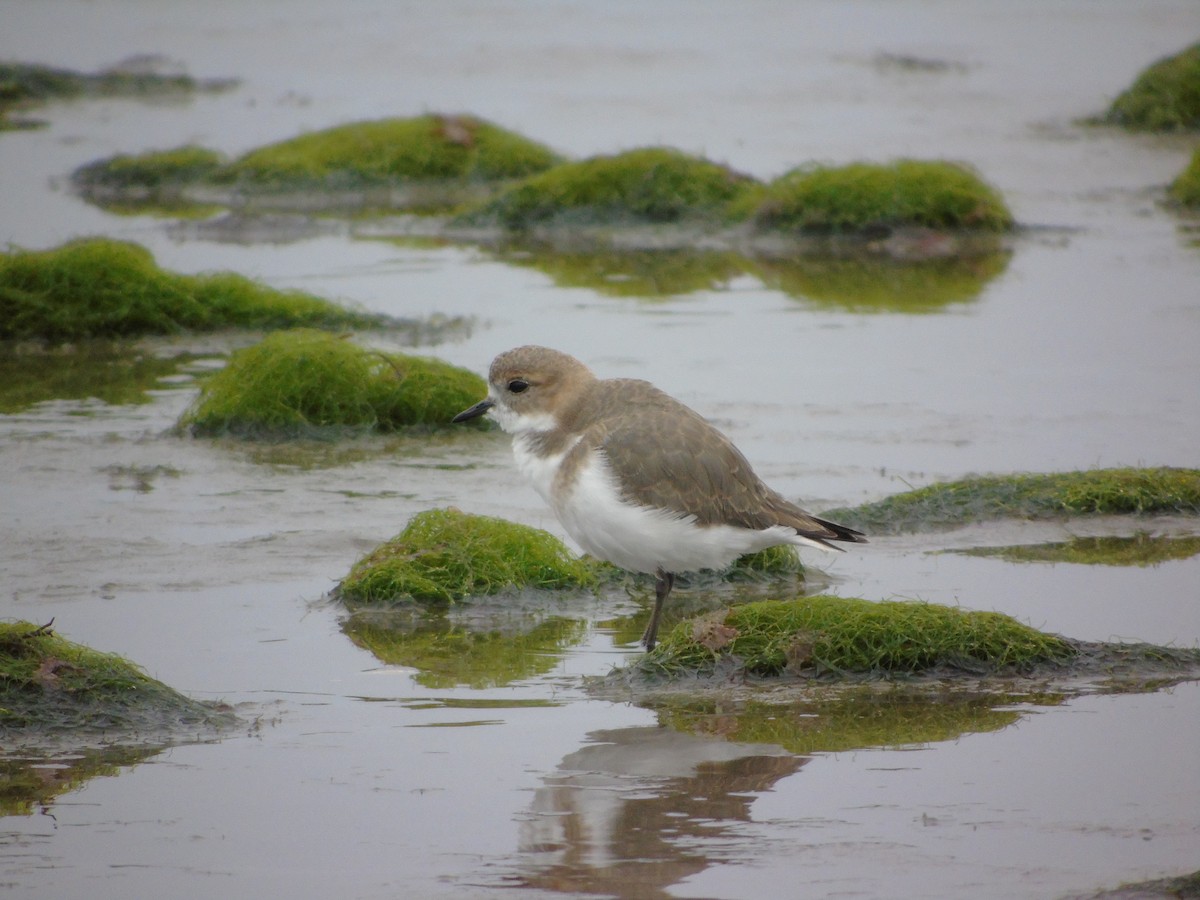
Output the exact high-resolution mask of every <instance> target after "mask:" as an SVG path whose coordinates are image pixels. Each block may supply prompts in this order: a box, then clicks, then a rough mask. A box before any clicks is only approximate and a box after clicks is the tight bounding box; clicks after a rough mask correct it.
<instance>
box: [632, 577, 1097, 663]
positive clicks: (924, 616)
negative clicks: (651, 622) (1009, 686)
mask: <svg viewBox="0 0 1200 900" xmlns="http://www.w3.org/2000/svg"><path fill="white" fill-rule="evenodd" d="M1074 655H1075V649H1074V647H1073V646H1072V645H1071V644H1070V643H1069V642H1067V641H1066V640H1064V639H1063V638H1060V637H1057V636H1055V635H1049V634H1043V633H1042V632H1039V631H1037V630H1035V629H1033V628H1030V627H1029V626H1027V625H1022V624H1021V623H1020V622H1018V621H1016V620H1015V619H1013V618H1011V617H1009V616H1006V615H1003V614H1001V613H994V612H967V611H964V610H960V609H953V608H951V607H948V606H938V605H935V604H931V603H916V602H899V601H884V602H880V603H872V602H870V601H867V600H861V599H857V598H848V597H834V596H829V595H817V596H812V597H798V598H796V599H794V600H784V601H780V600H771V601H763V602H759V603H748V604H746V605H744V606H737V607H734V608H732V609H729V610H722V611H720V612H718V613H715V614H712V615H709V616H702V617H700V618H699V619H694V620H692V621H688V622H683V623H681V624H680V625H677V626H676V627H675V628H674V629H672V630H671V632H670V633H669V634H668V635H667V636H666V637H665V638H663V640H662V641H661V642H660V643H659V645H658V646H657V647H655V649H654V650H652V651H651V652H649V653H648V654H647V655H646V657H645V660H644V661H643V663H642V664H641V667H642V668H643V669H644V670H645V671H648V672H662V673H666V674H679V673H681V672H701V673H703V672H708V671H712V670H713V669H714V668H715V667H716V666H717V665H718V663H719V662H720V660H721V659H723V658H731V659H734V660H736V661H737V663H738V665H739V667H741V668H743V669H744V670H745V671H746V672H747V673H749V674H752V675H763V676H770V675H779V674H782V673H784V672H789V673H792V674H797V675H806V676H813V677H817V676H821V675H828V674H835V675H860V676H867V675H905V674H915V673H921V672H928V671H930V670H934V669H951V670H959V671H965V672H973V673H985V672H989V673H990V672H999V671H1004V670H1013V671H1021V670H1028V669H1030V668H1032V667H1034V666H1037V665H1042V664H1046V663H1056V662H1065V661H1067V660H1069V659H1071V658H1072V657H1073V656H1074Z"/></svg>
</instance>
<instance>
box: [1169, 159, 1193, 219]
mask: <svg viewBox="0 0 1200 900" xmlns="http://www.w3.org/2000/svg"><path fill="white" fill-rule="evenodd" d="M1170 193H1171V199H1173V200H1174V201H1175V202H1177V203H1179V204H1180V205H1182V206H1186V207H1189V208H1190V207H1200V147H1198V148H1197V149H1196V150H1195V151H1194V152H1193V153H1192V161H1191V162H1189V163H1188V165H1187V168H1185V169H1184V170H1183V171H1182V172H1180V173H1179V177H1178V178H1176V179H1175V180H1174V181H1173V182H1171V188H1170Z"/></svg>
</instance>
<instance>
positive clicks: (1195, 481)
mask: <svg viewBox="0 0 1200 900" xmlns="http://www.w3.org/2000/svg"><path fill="white" fill-rule="evenodd" d="M1157 513H1181V514H1187V515H1197V514H1200V469H1175V468H1157V469H1134V468H1123V469H1092V470H1090V471H1085V472H1064V473H1059V474H1044V475H1043V474H1038V475H990V476H983V477H977V478H964V479H962V480H960V481H951V482H943V483H939V484H931V485H929V486H927V487H923V488H918V489H916V490H912V491H906V492H905V493H902V494H897V495H895V496H893V497H887V498H885V499H883V500H880V501H878V502H875V503H868V504H865V505H863V506H858V507H853V508H848V509H836V510H827V511H826V512H825V513H824V515H826V516H828V517H829V518H832V519H834V520H836V521H839V522H843V523H844V524H846V525H848V526H850V527H852V528H862V529H866V530H868V531H870V532H874V533H876V534H889V533H891V534H894V533H896V532H901V531H917V530H920V529H922V528H947V527H953V526H956V525H964V524H967V523H970V522H981V521H989V520H992V519H1002V518H1025V519H1047V518H1058V517H1063V516H1086V515H1125V514H1132V515H1150V514H1157Z"/></svg>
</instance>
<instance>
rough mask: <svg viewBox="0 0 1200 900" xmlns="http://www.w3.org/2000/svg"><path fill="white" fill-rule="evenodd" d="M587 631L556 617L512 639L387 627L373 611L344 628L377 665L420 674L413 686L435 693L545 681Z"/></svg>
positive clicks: (501, 634)
mask: <svg viewBox="0 0 1200 900" xmlns="http://www.w3.org/2000/svg"><path fill="white" fill-rule="evenodd" d="M586 630H587V623H586V622H585V621H583V620H580V619H566V618H559V617H552V618H549V619H546V620H545V621H542V622H540V623H539V624H537V625H535V626H533V627H532V628H530V629H529V630H528V631H519V632H516V633H512V632H511V630H509V629H488V630H479V629H478V628H477V627H465V626H458V625H451V624H449V623H447V622H445V621H431V622H422V623H418V624H415V625H414V624H412V623H411V622H410V621H409V620H408V619H407V618H404V619H397V620H394V621H389V619H388V618H387V617H386V614H382V615H381V614H380V613H378V612H375V611H359V612H358V613H355V614H354V615H353V616H351V617H350V618H349V619H347V620H346V621H345V622H344V623H343V625H342V631H343V632H344V633H345V634H346V636H347V637H349V638H350V640H351V641H353V642H354V643H355V644H356V645H357V646H359V647H362V648H363V649H365V650H369V651H370V652H371V653H372V654H374V656H375V657H376V658H377V659H378V660H379V661H380V662H383V663H387V664H388V665H401V666H411V667H412V668H415V669H418V670H419V674H418V675H417V676H416V681H417V683H418V684H421V685H424V686H425V687H428V688H434V689H444V688H451V687H460V686H461V687H470V688H475V689H482V688H490V687H501V686H504V685H508V684H512V683H513V682H515V681H520V680H522V679H526V678H532V677H534V676H536V675H544V674H545V673H547V672H550V671H552V670H553V669H554V667H555V666H557V665H558V663H559V660H560V658H561V657H562V654H563V651H564V650H565V649H566V648H567V647H569V646H571V645H573V644H577V643H578V642H579V641H580V640H581V639H582V637H583V635H584V633H585V632H586Z"/></svg>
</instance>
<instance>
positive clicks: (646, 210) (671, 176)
mask: <svg viewBox="0 0 1200 900" xmlns="http://www.w3.org/2000/svg"><path fill="white" fill-rule="evenodd" d="M756 185H757V182H756V181H754V179H752V178H750V177H749V176H747V175H742V174H740V173H737V172H734V171H733V170H732V169H729V168H728V167H726V166H723V165H719V164H718V163H714V162H710V161H708V160H706V159H702V158H700V157H694V156H689V155H688V154H686V153H682V152H680V151H678V150H674V149H671V148H668V147H647V148H641V149H637V150H629V151H626V152H624V153H618V154H616V155H614V156H595V157H592V158H590V159H585V160H581V161H579V162H570V163H563V164H562V165H558V166H555V167H554V168H552V169H549V170H547V171H545V172H542V173H541V174H538V175H533V176H531V177H529V178H526V179H525V180H524V181H522V182H521V183H520V184H517V185H515V186H513V187H512V188H509V189H508V190H506V191H504V192H503V193H502V194H501V195H500V196H499V197H497V198H496V199H495V200H492V201H489V202H487V203H485V204H483V205H482V206H479V207H477V208H475V209H473V210H470V211H468V212H466V213H464V215H463V217H462V219H461V221H462V222H463V223H466V224H498V225H501V226H502V227H504V228H508V229H511V230H514V231H520V230H523V229H528V228H532V227H533V226H535V225H541V224H546V223H551V222H553V223H556V224H597V223H613V224H629V223H637V222H642V223H664V222H687V221H694V220H707V221H725V220H727V219H728V217H729V207H730V204H731V202H732V201H734V200H735V199H737V198H739V197H742V196H743V195H744V194H745V193H746V192H747V191H750V190H753V189H754V188H755V186H756Z"/></svg>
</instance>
